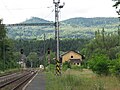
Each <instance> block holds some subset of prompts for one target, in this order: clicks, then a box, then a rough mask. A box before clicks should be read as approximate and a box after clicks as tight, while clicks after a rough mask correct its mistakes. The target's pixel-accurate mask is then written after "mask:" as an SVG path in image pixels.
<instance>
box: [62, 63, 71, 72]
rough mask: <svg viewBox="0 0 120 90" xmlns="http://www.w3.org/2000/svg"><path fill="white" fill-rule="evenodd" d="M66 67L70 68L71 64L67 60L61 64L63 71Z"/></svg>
mask: <svg viewBox="0 0 120 90" xmlns="http://www.w3.org/2000/svg"><path fill="white" fill-rule="evenodd" d="M68 68H71V65H70V63H69V62H67V61H66V62H65V63H63V65H62V70H63V71H65V70H67V69H68Z"/></svg>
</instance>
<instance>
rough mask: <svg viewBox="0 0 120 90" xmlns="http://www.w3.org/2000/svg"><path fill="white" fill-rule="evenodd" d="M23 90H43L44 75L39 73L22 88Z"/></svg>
mask: <svg viewBox="0 0 120 90" xmlns="http://www.w3.org/2000/svg"><path fill="white" fill-rule="evenodd" d="M23 90H45V75H44V73H43V72H41V71H39V72H38V73H37V74H36V75H35V76H34V77H33V78H32V79H31V80H30V81H29V82H28V84H26V86H25V87H24V88H23Z"/></svg>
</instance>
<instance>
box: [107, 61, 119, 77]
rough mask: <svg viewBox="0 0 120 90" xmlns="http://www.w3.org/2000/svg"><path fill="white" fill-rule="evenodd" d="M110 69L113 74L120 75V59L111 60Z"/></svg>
mask: <svg viewBox="0 0 120 90" xmlns="http://www.w3.org/2000/svg"><path fill="white" fill-rule="evenodd" d="M109 71H110V73H111V74H113V75H116V76H120V59H118V60H113V61H111V62H110V64H109Z"/></svg>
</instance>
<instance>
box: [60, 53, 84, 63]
mask: <svg viewBox="0 0 120 90" xmlns="http://www.w3.org/2000/svg"><path fill="white" fill-rule="evenodd" d="M61 61H62V63H64V62H66V61H67V62H70V63H71V64H73V65H81V63H82V61H83V55H81V54H80V53H78V52H76V51H68V52H66V53H64V54H62V55H61Z"/></svg>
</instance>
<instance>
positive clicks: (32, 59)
mask: <svg viewBox="0 0 120 90" xmlns="http://www.w3.org/2000/svg"><path fill="white" fill-rule="evenodd" d="M27 60H28V61H29V62H30V63H31V68H33V67H37V64H39V62H38V55H37V53H36V52H30V54H29V55H28V56H27Z"/></svg>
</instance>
